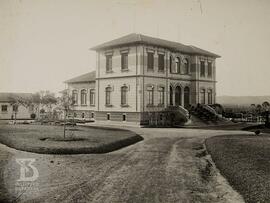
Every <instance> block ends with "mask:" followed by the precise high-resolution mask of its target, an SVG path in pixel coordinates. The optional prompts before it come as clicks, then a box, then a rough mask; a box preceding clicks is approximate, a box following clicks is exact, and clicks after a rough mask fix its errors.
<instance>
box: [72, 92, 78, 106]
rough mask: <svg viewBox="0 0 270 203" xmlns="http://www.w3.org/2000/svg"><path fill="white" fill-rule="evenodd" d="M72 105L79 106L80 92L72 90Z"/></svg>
mask: <svg viewBox="0 0 270 203" xmlns="http://www.w3.org/2000/svg"><path fill="white" fill-rule="evenodd" d="M72 103H73V104H75V105H77V104H78V91H77V90H72Z"/></svg>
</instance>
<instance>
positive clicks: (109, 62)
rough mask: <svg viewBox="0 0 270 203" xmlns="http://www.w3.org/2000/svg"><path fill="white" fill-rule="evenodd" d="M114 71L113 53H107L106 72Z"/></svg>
mask: <svg viewBox="0 0 270 203" xmlns="http://www.w3.org/2000/svg"><path fill="white" fill-rule="evenodd" d="M110 71H112V55H106V72H110Z"/></svg>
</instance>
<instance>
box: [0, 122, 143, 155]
mask: <svg viewBox="0 0 270 203" xmlns="http://www.w3.org/2000/svg"><path fill="white" fill-rule="evenodd" d="M142 139H143V138H142V137H141V136H139V135H137V134H135V133H134V132H131V131H128V130H121V129H119V130H118V129H109V128H93V127H80V126H76V127H68V129H67V131H66V137H65V139H64V136H63V126H50V125H0V142H1V143H3V144H5V145H7V146H9V147H12V148H15V149H19V150H23V151H29V152H36V153H42V154H83V153H106V152H110V151H113V150H117V149H120V148H122V147H125V146H128V145H130V144H134V143H136V142H138V141H140V140H142Z"/></svg>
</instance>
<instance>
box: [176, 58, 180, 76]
mask: <svg viewBox="0 0 270 203" xmlns="http://www.w3.org/2000/svg"><path fill="white" fill-rule="evenodd" d="M175 69H176V70H175V73H180V58H179V57H176V59H175Z"/></svg>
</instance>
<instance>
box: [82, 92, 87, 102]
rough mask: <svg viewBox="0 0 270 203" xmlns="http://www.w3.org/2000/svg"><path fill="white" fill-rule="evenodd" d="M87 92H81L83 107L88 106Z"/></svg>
mask: <svg viewBox="0 0 270 203" xmlns="http://www.w3.org/2000/svg"><path fill="white" fill-rule="evenodd" d="M86 94H87V93H86V90H81V105H86Z"/></svg>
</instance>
